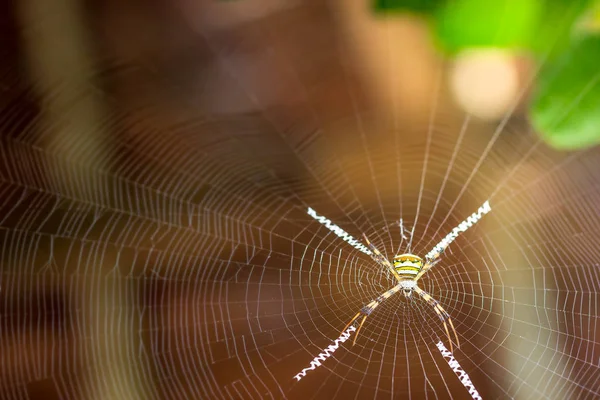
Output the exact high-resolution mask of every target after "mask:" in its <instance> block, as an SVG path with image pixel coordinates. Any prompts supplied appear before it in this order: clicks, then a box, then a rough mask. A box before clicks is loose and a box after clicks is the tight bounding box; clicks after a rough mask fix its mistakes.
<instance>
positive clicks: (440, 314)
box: [414, 286, 460, 353]
mask: <svg viewBox="0 0 600 400" xmlns="http://www.w3.org/2000/svg"><path fill="white" fill-rule="evenodd" d="M414 290H415V292H417V293H418V294H419V295H420V296H421V297H422V298H423V300H425V301H426V302H427V303H429V305H431V306H432V307H433V309H434V310H435V312H436V314H437V315H438V317H440V320H441V321H442V323H443V324H444V330H445V331H446V336H447V337H448V342H449V343H450V352H451V353H454V349H453V348H452V339H451V338H450V331H448V325H447V324H446V320H448V322H449V323H450V327H451V328H452V332H454V337H455V338H456V347H460V342H459V340H458V335H457V334H456V329H454V324H453V323H452V318H450V314H448V313H447V312H446V310H444V309H443V308H442V306H441V305H440V303H439V302H438V301H437V300H436V299H434V298H433V297H431V295H430V294H429V293H427V292H426V291H424V290H423V289H421V288H420V287H418V286H415V289H414Z"/></svg>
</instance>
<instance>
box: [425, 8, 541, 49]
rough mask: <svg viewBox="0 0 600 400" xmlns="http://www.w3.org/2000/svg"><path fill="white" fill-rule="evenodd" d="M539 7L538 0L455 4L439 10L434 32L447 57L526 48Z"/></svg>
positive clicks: (532, 35)
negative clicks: (471, 51) (480, 50)
mask: <svg viewBox="0 0 600 400" xmlns="http://www.w3.org/2000/svg"><path fill="white" fill-rule="evenodd" d="M542 6H543V3H542V2H541V1H540V0H456V1H452V2H449V3H447V4H446V6H445V7H442V8H441V9H440V10H439V12H438V13H437V15H436V21H435V27H434V32H435V35H436V37H437V40H438V42H439V44H440V45H441V47H442V48H443V49H444V50H446V51H447V52H449V53H451V54H455V53H458V52H459V51H461V50H463V49H466V48H472V47H495V48H515V49H519V48H529V47H530V46H531V42H532V40H533V38H534V37H535V35H536V27H537V24H538V21H539V20H540V18H541V14H542V10H543V7H542Z"/></svg>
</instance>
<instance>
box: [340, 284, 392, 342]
mask: <svg viewBox="0 0 600 400" xmlns="http://www.w3.org/2000/svg"><path fill="white" fill-rule="evenodd" d="M400 289H402V285H396V286H394V287H393V288H391V289H390V290H387V291H385V292H383V293H382V294H380V295H379V297H377V298H376V299H375V300H373V301H371V302H370V303H369V304H367V305H366V306H364V307H363V308H362V309H361V310H360V311H359V312H358V313H357V314H356V315H355V316H354V317H353V318H352V319H351V320H350V322H348V324H347V325H346V326H345V327H344V329H342V333H343V332H345V331H346V329H348V327H349V326H350V325H352V324H353V323H354V322H355V321H356V320H357V319H358V317H360V316H361V315H362V316H363V318H362V320H361V321H360V325H359V326H358V329H357V330H356V335H355V336H354V340H353V342H352V345H355V344H356V338H357V337H358V334H359V333H360V330H361V328H362V327H363V324H364V323H365V320H366V319H367V317H368V316H369V315H370V314H371V313H372V312H373V311H374V310H375V309H376V308H377V307H378V306H379V305H380V304H381V303H383V301H384V300H385V299H387V298H388V297H390V296H392V295H393V294H395V293H398V292H399V291H400Z"/></svg>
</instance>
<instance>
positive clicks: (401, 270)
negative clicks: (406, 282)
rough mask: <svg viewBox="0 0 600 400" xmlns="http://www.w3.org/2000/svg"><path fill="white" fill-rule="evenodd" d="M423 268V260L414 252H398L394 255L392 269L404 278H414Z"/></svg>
mask: <svg viewBox="0 0 600 400" xmlns="http://www.w3.org/2000/svg"><path fill="white" fill-rule="evenodd" d="M422 268H423V260H422V259H421V257H417V256H415V255H414V254H400V255H398V256H396V257H394V269H395V270H396V272H397V273H398V275H400V277H401V278H404V279H415V278H416V277H417V274H418V273H419V272H420V271H421V269H422Z"/></svg>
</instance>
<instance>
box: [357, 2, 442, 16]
mask: <svg viewBox="0 0 600 400" xmlns="http://www.w3.org/2000/svg"><path fill="white" fill-rule="evenodd" d="M351 1H355V0H351ZM359 1H360V0H359ZM372 1H373V3H372V4H373V10H374V11H375V12H376V13H393V12H414V13H419V14H421V13H424V14H428V13H431V12H432V11H434V10H435V9H436V8H437V7H438V6H439V5H440V4H441V3H443V2H444V0H372Z"/></svg>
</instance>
